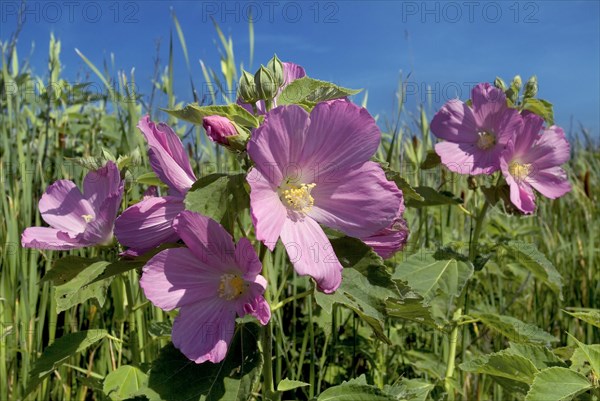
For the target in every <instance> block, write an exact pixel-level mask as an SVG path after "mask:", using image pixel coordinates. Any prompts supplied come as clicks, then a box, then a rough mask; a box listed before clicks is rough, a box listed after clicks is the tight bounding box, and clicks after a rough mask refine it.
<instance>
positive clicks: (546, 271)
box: [499, 241, 563, 299]
mask: <svg viewBox="0 0 600 401" xmlns="http://www.w3.org/2000/svg"><path fill="white" fill-rule="evenodd" d="M503 248H504V249H505V250H506V252H507V254H505V255H499V257H506V256H508V257H510V258H512V259H513V260H515V261H516V262H517V263H519V264H520V265H521V266H523V267H524V268H526V269H527V270H529V271H530V272H531V273H532V274H533V275H534V276H535V277H536V278H537V279H539V280H541V281H542V282H543V283H545V284H546V285H548V286H549V287H550V289H552V291H554V292H555V293H556V294H558V296H559V297H560V299H563V296H562V286H563V280H562V277H561V275H560V273H559V272H558V271H557V270H556V267H554V265H553V264H552V263H551V262H550V261H549V260H548V259H546V256H544V254H543V253H541V252H540V251H539V250H538V249H537V248H536V247H535V245H533V244H529V243H527V242H522V241H510V242H508V243H507V244H505V245H503Z"/></svg>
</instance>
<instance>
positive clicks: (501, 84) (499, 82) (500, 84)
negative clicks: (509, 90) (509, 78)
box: [494, 77, 506, 91]
mask: <svg viewBox="0 0 600 401" xmlns="http://www.w3.org/2000/svg"><path fill="white" fill-rule="evenodd" d="M494 86H495V87H496V88H498V89H502V90H503V91H506V84H505V83H504V80H502V78H500V77H496V79H494Z"/></svg>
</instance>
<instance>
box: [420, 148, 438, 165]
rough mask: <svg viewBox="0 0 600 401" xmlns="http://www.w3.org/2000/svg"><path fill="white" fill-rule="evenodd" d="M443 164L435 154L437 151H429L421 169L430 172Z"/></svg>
mask: <svg viewBox="0 0 600 401" xmlns="http://www.w3.org/2000/svg"><path fill="white" fill-rule="evenodd" d="M441 163H442V159H441V158H440V156H439V155H438V154H437V153H435V150H429V151H427V156H426V157H425V160H423V163H421V169H423V170H429V169H432V168H435V167H437V166H439V165H440V164H441Z"/></svg>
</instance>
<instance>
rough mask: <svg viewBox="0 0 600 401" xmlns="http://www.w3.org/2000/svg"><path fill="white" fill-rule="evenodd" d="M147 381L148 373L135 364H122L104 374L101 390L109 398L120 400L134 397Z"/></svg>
mask: <svg viewBox="0 0 600 401" xmlns="http://www.w3.org/2000/svg"><path fill="white" fill-rule="evenodd" d="M147 383H148V375H146V374H145V373H144V372H142V371H141V370H140V369H139V368H136V367H135V366H129V365H124V366H121V367H120V368H119V369H117V370H115V371H113V372H110V373H109V374H108V375H107V376H106V378H105V379H104V385H103V387H102V391H103V392H104V394H105V395H107V396H109V397H110V399H111V400H113V401H121V400H125V399H127V398H130V397H134V396H135V395H136V393H138V391H139V390H140V389H141V388H144V387H146V384H147Z"/></svg>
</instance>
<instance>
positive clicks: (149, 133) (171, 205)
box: [115, 116, 196, 254]
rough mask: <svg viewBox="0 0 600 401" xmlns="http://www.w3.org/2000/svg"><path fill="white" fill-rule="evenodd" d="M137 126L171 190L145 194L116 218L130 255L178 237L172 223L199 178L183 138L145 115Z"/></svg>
mask: <svg viewBox="0 0 600 401" xmlns="http://www.w3.org/2000/svg"><path fill="white" fill-rule="evenodd" d="M138 128H139V129H140V131H141V132H142V134H144V136H145V137H146V140H147V141H148V145H149V147H150V149H149V151H148V157H149V159H150V166H151V167H152V169H153V170H154V172H155V173H156V175H157V176H158V178H160V180H161V181H162V182H164V183H165V184H167V185H168V187H169V192H168V196H161V197H154V196H147V197H146V196H145V197H144V199H143V200H142V201H141V202H139V203H136V204H135V205H133V206H130V207H129V208H127V210H125V211H124V212H123V214H121V215H120V216H119V217H118V218H117V221H116V225H115V235H116V236H117V239H118V240H119V242H120V243H121V244H122V245H125V246H127V247H129V248H130V249H129V253H130V254H131V253H135V254H141V253H144V252H146V251H148V250H150V249H152V248H155V247H157V246H159V245H160V244H162V243H165V242H176V241H177V240H179V236H178V235H177V233H176V232H175V230H173V227H172V224H171V223H172V222H173V219H174V218H175V216H177V215H178V214H179V213H180V212H182V211H183V210H184V209H185V205H184V203H183V200H184V198H185V195H186V193H187V191H188V190H189V189H190V188H191V187H192V185H193V184H194V182H195V181H196V176H195V175H194V172H193V171H192V166H191V165H190V160H189V158H188V156H187V154H186V152H185V149H184V148H183V144H182V143H181V140H180V139H179V137H178V136H177V134H176V133H175V132H174V131H173V130H172V129H171V128H170V127H169V126H168V125H167V124H164V123H158V124H155V123H154V122H152V121H151V120H150V117H149V116H145V117H142V119H141V120H140V122H139V123H138Z"/></svg>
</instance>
